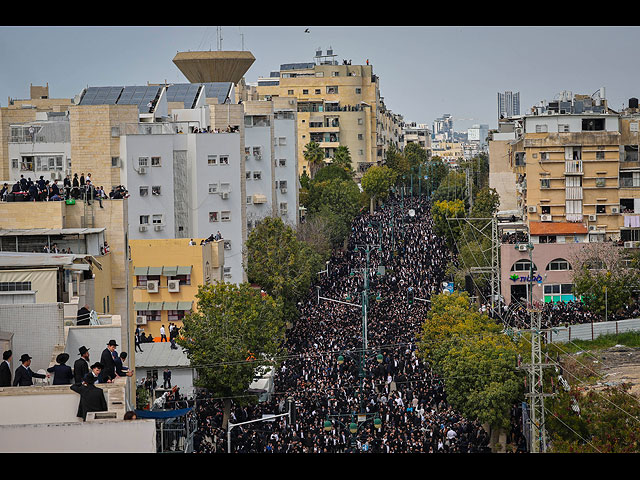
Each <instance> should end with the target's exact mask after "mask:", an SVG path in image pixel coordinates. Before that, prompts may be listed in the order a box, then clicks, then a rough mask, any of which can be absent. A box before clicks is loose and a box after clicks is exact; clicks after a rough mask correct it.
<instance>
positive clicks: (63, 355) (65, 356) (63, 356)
mask: <svg viewBox="0 0 640 480" xmlns="http://www.w3.org/2000/svg"><path fill="white" fill-rule="evenodd" d="M67 360H69V354H68V353H61V354H60V355H58V356H57V357H56V363H60V364H64V363H67Z"/></svg>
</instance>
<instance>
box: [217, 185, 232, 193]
mask: <svg viewBox="0 0 640 480" xmlns="http://www.w3.org/2000/svg"><path fill="white" fill-rule="evenodd" d="M220 191H221V192H227V193H228V192H230V191H231V184H230V183H221V184H220Z"/></svg>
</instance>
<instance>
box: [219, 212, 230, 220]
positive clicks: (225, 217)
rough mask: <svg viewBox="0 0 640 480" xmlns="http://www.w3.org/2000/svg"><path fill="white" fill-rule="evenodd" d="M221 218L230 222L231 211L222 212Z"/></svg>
mask: <svg viewBox="0 0 640 480" xmlns="http://www.w3.org/2000/svg"><path fill="white" fill-rule="evenodd" d="M220 220H221V221H223V222H230V221H231V212H230V211H226V212H220Z"/></svg>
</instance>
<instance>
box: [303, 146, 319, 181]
mask: <svg viewBox="0 0 640 480" xmlns="http://www.w3.org/2000/svg"><path fill="white" fill-rule="evenodd" d="M303 155H304V159H305V160H306V161H307V162H308V163H309V171H310V172H311V178H312V179H313V177H314V176H315V174H316V172H317V171H318V170H319V169H320V168H322V166H323V165H324V151H323V150H322V148H320V144H319V143H317V142H309V143H307V144H306V145H305V146H304V153H303Z"/></svg>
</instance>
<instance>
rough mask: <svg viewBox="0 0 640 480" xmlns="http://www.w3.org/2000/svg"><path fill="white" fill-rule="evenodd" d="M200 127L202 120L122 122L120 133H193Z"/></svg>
mask: <svg viewBox="0 0 640 480" xmlns="http://www.w3.org/2000/svg"><path fill="white" fill-rule="evenodd" d="M194 128H198V129H199V128H200V122H195V121H194V122H171V123H168V122H158V123H156V122H154V123H123V124H120V132H119V134H120V135H173V134H174V133H191V132H192V130H193V129H194Z"/></svg>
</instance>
